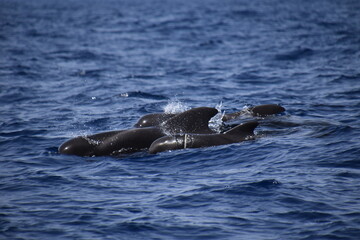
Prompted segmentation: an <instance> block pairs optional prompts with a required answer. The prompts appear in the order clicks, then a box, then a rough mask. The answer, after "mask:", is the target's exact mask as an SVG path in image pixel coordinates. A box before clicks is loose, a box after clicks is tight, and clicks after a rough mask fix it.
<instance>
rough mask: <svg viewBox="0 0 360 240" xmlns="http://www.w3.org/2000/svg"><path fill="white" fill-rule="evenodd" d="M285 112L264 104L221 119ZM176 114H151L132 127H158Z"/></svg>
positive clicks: (276, 106)
mask: <svg viewBox="0 0 360 240" xmlns="http://www.w3.org/2000/svg"><path fill="white" fill-rule="evenodd" d="M284 111H285V108H283V107H282V106H280V105H277V104H264V105H257V106H254V107H250V108H248V109H246V110H243V111H239V112H235V113H230V114H225V115H224V116H223V118H222V120H223V121H224V122H227V121H230V120H234V119H236V118H238V117H240V116H242V115H245V114H251V115H252V116H255V117H266V116H269V115H274V114H279V113H282V112H284ZM176 115H177V114H170V113H152V114H147V115H145V116H143V117H141V118H140V119H139V121H138V122H137V123H136V124H135V125H134V127H137V128H141V127H152V126H158V125H160V124H161V123H163V122H165V121H166V120H168V119H170V118H172V117H174V116H176Z"/></svg>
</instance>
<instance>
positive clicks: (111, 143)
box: [59, 107, 218, 156]
mask: <svg viewBox="0 0 360 240" xmlns="http://www.w3.org/2000/svg"><path fill="white" fill-rule="evenodd" d="M217 113H218V111H217V110H216V109H215V108H208V107H199V108H193V109H190V110H188V111H185V112H183V113H180V114H178V115H176V116H173V117H172V118H170V119H168V120H166V121H165V122H163V123H162V124H160V125H159V126H156V127H146V128H133V129H128V130H122V131H111V132H104V133H98V134H95V135H88V136H79V137H76V138H73V139H70V140H68V141H66V142H65V143H63V144H62V145H61V146H60V147H59V153H61V154H69V155H77V156H107V155H117V154H121V153H131V152H136V151H140V150H142V149H147V148H149V147H150V145H151V144H152V143H153V142H154V141H155V140H156V139H158V138H161V137H163V136H166V134H176V133H185V132H186V133H209V132H211V130H210V129H209V127H208V122H209V120H210V119H211V118H212V117H213V116H215V115H216V114H217Z"/></svg>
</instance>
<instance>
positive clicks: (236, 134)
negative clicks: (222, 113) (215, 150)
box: [224, 121, 259, 141]
mask: <svg viewBox="0 0 360 240" xmlns="http://www.w3.org/2000/svg"><path fill="white" fill-rule="evenodd" d="M258 125H259V122H257V121H251V122H246V123H243V124H240V125H238V126H236V127H234V128H232V129H230V130H229V131H227V132H225V133H224V134H225V135H226V136H230V137H231V138H233V139H235V140H237V141H238V140H242V139H245V138H247V137H249V136H253V135H254V130H255V128H256V127H257V126H258Z"/></svg>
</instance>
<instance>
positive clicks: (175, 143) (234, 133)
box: [149, 121, 259, 153]
mask: <svg viewBox="0 0 360 240" xmlns="http://www.w3.org/2000/svg"><path fill="white" fill-rule="evenodd" d="M258 125H259V123H258V122H257V121H251V122H247V123H243V124H240V125H238V126H236V127H234V128H232V129H230V130H229V131H227V132H225V133H220V134H176V135H174V136H164V137H161V138H159V139H157V140H155V141H154V142H153V143H152V144H151V146H150V148H149V153H158V152H164V151H169V150H175V149H184V148H201V147H211V146H218V145H225V144H231V143H238V142H243V141H246V140H250V139H252V138H253V136H254V129H255V128H256V127H257V126H258Z"/></svg>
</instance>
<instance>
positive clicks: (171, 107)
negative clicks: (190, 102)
mask: <svg viewBox="0 0 360 240" xmlns="http://www.w3.org/2000/svg"><path fill="white" fill-rule="evenodd" d="M188 109H189V107H188V106H187V105H186V104H185V103H183V102H181V101H179V100H178V99H175V100H171V101H170V102H169V103H168V104H166V106H165V107H164V112H165V113H171V114H174V113H181V112H184V111H186V110H188Z"/></svg>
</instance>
